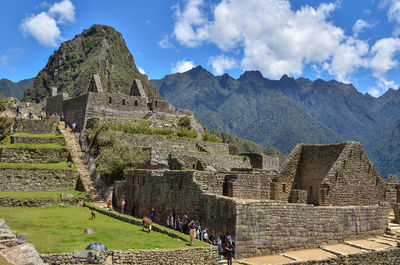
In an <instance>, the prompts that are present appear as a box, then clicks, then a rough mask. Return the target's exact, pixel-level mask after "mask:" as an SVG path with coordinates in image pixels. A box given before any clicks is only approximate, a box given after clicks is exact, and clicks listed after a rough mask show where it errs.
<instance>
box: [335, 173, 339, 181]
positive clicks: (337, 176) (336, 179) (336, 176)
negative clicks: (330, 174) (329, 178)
mask: <svg viewBox="0 0 400 265" xmlns="http://www.w3.org/2000/svg"><path fill="white" fill-rule="evenodd" d="M338 180H339V172H336V174H335V182H337V181H338Z"/></svg>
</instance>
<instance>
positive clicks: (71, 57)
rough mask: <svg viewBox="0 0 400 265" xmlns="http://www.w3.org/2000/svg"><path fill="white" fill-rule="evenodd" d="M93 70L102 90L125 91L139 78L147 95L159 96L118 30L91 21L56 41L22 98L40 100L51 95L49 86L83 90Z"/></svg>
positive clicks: (73, 92) (63, 90)
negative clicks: (70, 37) (69, 37)
mask: <svg viewBox="0 0 400 265" xmlns="http://www.w3.org/2000/svg"><path fill="white" fill-rule="evenodd" d="M95 74H97V75H98V76H99V78H100V80H101V83H102V84H103V85H102V87H103V90H104V91H105V92H122V93H125V94H129V93H130V90H131V87H132V84H133V80H134V79H140V81H141V83H142V84H143V88H144V90H145V91H146V93H147V96H148V97H149V99H151V100H152V99H157V98H160V96H159V94H158V92H157V89H156V88H155V87H154V86H152V85H151V84H150V83H149V81H148V79H147V76H146V75H143V74H141V73H140V72H139V70H138V69H137V67H136V65H135V62H134V59H133V56H132V54H131V53H130V51H129V50H128V47H127V46H126V43H125V41H124V39H123V38H122V35H121V33H119V32H118V31H116V30H115V29H114V28H112V27H109V26H104V25H93V26H92V27H91V28H90V29H87V30H84V31H83V32H82V33H81V34H79V35H76V36H75V38H74V39H73V40H69V41H66V42H64V43H62V44H61V45H60V48H59V49H58V50H57V51H55V52H54V54H53V55H51V56H50V58H49V61H48V62H47V64H46V66H45V67H44V68H43V69H42V70H41V71H40V72H39V74H38V76H37V77H36V78H35V81H34V83H33V84H32V85H31V86H30V87H29V88H28V89H27V90H26V91H25V93H24V95H23V97H22V100H23V101H31V102H37V103H38V102H41V101H42V100H44V99H45V98H46V97H48V96H51V95H52V93H51V91H52V87H55V88H56V90H57V91H58V92H61V93H68V94H70V96H78V95H81V94H84V93H86V92H87V91H88V89H89V84H90V83H91V80H92V78H93V75H95Z"/></svg>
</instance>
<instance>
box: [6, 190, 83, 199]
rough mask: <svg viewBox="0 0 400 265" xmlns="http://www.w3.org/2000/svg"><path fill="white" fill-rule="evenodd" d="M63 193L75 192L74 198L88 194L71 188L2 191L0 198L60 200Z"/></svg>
mask: <svg viewBox="0 0 400 265" xmlns="http://www.w3.org/2000/svg"><path fill="white" fill-rule="evenodd" d="M61 193H63V194H73V195H74V197H73V198H84V197H85V196H86V194H85V193H84V192H80V191H77V190H73V189H69V190H64V191H2V192H0V198H15V199H20V200H25V199H51V200H58V199H60V198H61V196H60V194H61Z"/></svg>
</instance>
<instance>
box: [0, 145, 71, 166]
mask: <svg viewBox="0 0 400 265" xmlns="http://www.w3.org/2000/svg"><path fill="white" fill-rule="evenodd" d="M68 153H69V151H68V149H66V148H7V147H4V148H1V149H0V162H2V163H58V162H62V161H67V158H68Z"/></svg>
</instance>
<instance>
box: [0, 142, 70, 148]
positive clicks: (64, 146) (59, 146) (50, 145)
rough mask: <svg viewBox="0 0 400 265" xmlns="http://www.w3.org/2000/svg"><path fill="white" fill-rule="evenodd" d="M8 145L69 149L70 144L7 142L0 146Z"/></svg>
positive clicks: (9, 146)
mask: <svg viewBox="0 0 400 265" xmlns="http://www.w3.org/2000/svg"><path fill="white" fill-rule="evenodd" d="M2 147H7V148H64V149H68V146H66V145H64V144H59V143H52V144H7V145H1V146H0V148H2Z"/></svg>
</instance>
